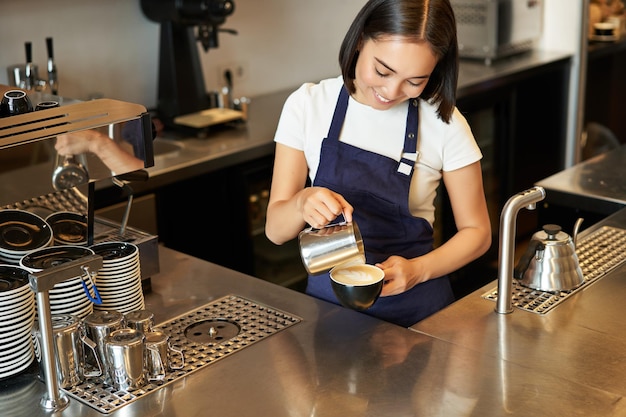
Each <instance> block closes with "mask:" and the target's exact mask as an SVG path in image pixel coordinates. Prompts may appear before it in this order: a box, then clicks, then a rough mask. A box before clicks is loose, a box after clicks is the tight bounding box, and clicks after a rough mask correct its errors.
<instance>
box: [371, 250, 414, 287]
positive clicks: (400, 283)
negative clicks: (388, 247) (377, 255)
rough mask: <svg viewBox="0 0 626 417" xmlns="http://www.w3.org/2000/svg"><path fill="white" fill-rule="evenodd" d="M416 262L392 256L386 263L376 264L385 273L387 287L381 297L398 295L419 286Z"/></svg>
mask: <svg viewBox="0 0 626 417" xmlns="http://www.w3.org/2000/svg"><path fill="white" fill-rule="evenodd" d="M414 262H415V260H413V261H409V260H408V259H406V258H403V257H401V256H396V255H394V256H390V257H389V258H387V260H385V261H384V262H381V263H378V264H376V266H377V267H379V268H381V269H382V270H383V271H384V272H385V285H384V286H383V291H382V292H381V294H380V295H381V297H386V296H389V295H397V294H400V293H403V292H405V291H406V290H408V289H410V288H412V287H413V286H414V285H415V284H417V282H416V279H417V276H416V275H415V265H414Z"/></svg>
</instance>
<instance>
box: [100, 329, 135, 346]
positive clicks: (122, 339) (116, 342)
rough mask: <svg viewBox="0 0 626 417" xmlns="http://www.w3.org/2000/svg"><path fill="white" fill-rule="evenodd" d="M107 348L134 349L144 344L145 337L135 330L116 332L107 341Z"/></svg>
mask: <svg viewBox="0 0 626 417" xmlns="http://www.w3.org/2000/svg"><path fill="white" fill-rule="evenodd" d="M105 341H106V344H107V346H119V347H125V346H128V347H132V346H136V345H138V344H141V343H143V341H144V335H143V333H141V332H140V331H137V330H135V329H119V330H114V331H112V332H111V334H109V335H108V336H107V337H106V339H105Z"/></svg>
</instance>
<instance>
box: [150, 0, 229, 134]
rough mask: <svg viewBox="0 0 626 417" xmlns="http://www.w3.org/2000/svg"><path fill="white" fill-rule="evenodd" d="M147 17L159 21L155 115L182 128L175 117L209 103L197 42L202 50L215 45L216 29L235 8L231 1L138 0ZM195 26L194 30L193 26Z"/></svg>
mask: <svg viewBox="0 0 626 417" xmlns="http://www.w3.org/2000/svg"><path fill="white" fill-rule="evenodd" d="M141 9H142V11H143V13H144V15H145V16H146V17H147V18H149V19H150V20H152V21H154V22H157V23H160V24H161V40H160V53H159V91H158V104H157V110H158V117H159V118H160V120H161V121H162V122H163V123H164V125H165V126H166V127H170V128H177V129H183V126H181V125H179V124H177V123H176V122H175V120H174V119H175V118H176V117H178V116H182V115H186V114H192V113H197V112H200V111H203V110H206V109H209V108H210V107H214V106H212V103H211V99H210V96H209V94H207V91H206V89H205V84H204V77H203V74H202V66H201V65H200V58H199V56H198V48H197V45H196V43H197V42H200V44H201V45H202V48H203V49H204V51H205V52H208V50H209V49H210V48H217V46H218V36H217V35H218V32H227V33H231V34H236V33H237V32H235V31H234V30H232V29H221V28H220V25H222V24H223V23H224V22H225V21H226V18H227V17H228V16H230V15H231V14H232V13H233V12H234V10H235V3H234V1H233V0H141ZM196 27H197V31H196V29H195V28H196Z"/></svg>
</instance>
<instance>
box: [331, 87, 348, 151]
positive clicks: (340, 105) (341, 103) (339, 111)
mask: <svg viewBox="0 0 626 417" xmlns="http://www.w3.org/2000/svg"><path fill="white" fill-rule="evenodd" d="M349 98H350V95H349V94H348V90H347V89H346V86H345V85H344V86H342V87H341V91H340V92H339V98H338V99H337V106H336V107H335V113H334V114H333V120H332V122H331V123H330V129H328V135H327V136H326V137H327V138H331V139H334V140H336V141H339V134H340V133H341V128H342V127H343V120H344V119H345V118H346V111H347V110H348V99H349Z"/></svg>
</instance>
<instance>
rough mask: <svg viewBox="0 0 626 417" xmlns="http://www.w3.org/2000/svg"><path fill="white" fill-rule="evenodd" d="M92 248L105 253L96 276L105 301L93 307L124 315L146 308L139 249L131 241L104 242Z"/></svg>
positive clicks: (97, 252) (99, 253) (96, 251)
mask: <svg viewBox="0 0 626 417" xmlns="http://www.w3.org/2000/svg"><path fill="white" fill-rule="evenodd" d="M91 249H92V250H93V251H94V253H95V254H96V255H100V256H102V268H100V270H99V271H98V275H97V278H96V286H97V287H98V291H99V292H100V297H101V298H102V303H101V304H97V305H94V310H116V311H119V312H120V313H123V314H125V313H129V312H131V311H135V310H143V309H144V308H145V301H144V296H143V289H142V286H141V268H140V263H139V248H138V247H137V246H136V245H134V244H132V243H128V242H103V243H98V244H95V245H93V246H91Z"/></svg>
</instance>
